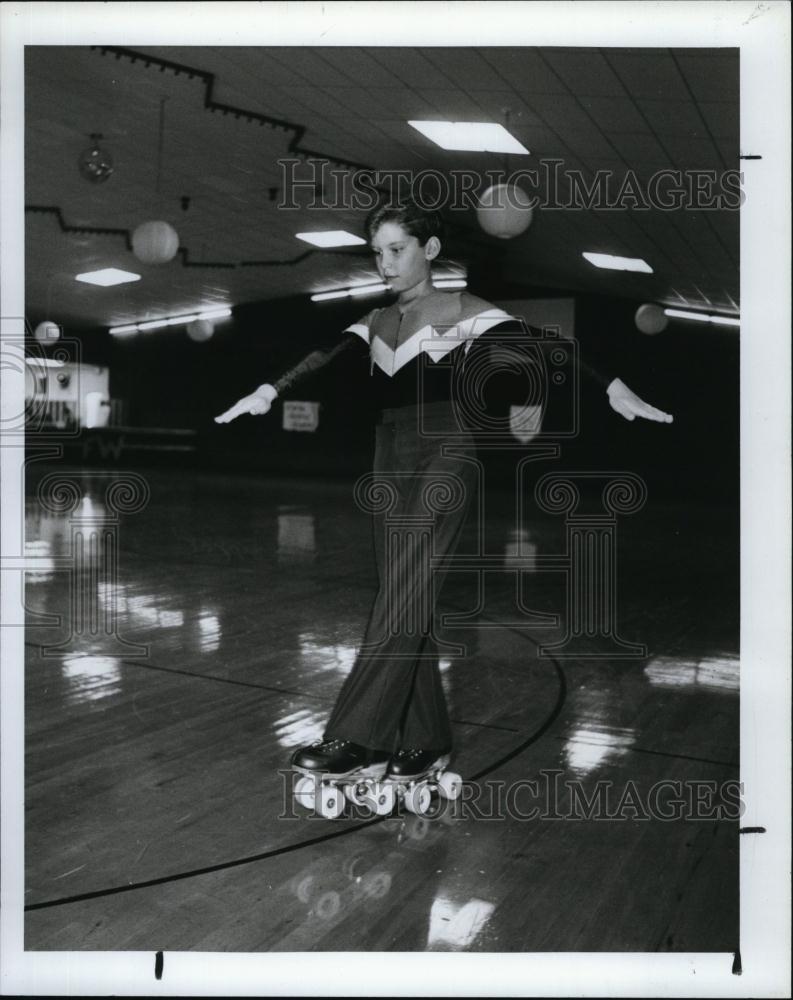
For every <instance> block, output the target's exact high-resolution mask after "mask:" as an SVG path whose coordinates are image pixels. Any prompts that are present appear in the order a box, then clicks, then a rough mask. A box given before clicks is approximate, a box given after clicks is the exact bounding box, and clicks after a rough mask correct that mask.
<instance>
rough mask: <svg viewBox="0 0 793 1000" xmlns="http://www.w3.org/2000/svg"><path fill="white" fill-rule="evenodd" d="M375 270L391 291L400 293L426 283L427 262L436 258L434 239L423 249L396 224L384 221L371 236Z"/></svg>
mask: <svg viewBox="0 0 793 1000" xmlns="http://www.w3.org/2000/svg"><path fill="white" fill-rule="evenodd" d="M372 250H373V251H374V255H375V260H376V261H377V270H378V271H379V273H380V276H381V277H382V278H383V280H384V281H387V282H388V284H389V285H390V286H391V288H392V289H393V291H395V292H404V291H407V290H408V289H410V288H413V287H414V286H415V285H419V284H421V282H422V281H426V279H427V278H429V276H430V263H431V261H432V260H433V258H434V257H436V256H437V255H438V251H439V250H440V244H439V242H438V240H437V239H436V238H435V237H431V238H430V239H429V240H427V242H426V244H425V245H424V246H421V245H420V244H419V241H418V239H417V238H416V237H415V236H411V235H410V233H408V232H407V230H406V229H404V227H403V226H401V225H400V224H399V223H398V222H384V223H383V224H382V225H381V226H380V227H379V229H378V230H377V232H375V234H374V236H373V237H372Z"/></svg>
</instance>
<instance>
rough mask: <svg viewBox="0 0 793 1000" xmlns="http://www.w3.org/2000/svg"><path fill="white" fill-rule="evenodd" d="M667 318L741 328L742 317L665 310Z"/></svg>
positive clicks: (683, 310) (684, 310) (682, 310)
mask: <svg viewBox="0 0 793 1000" xmlns="http://www.w3.org/2000/svg"><path fill="white" fill-rule="evenodd" d="M664 314H665V315H666V316H671V317H672V318H673V319H693V320H697V321H698V322H700V323H721V324H723V325H724V326H740V325H741V319H740V317H735V316H717V315H715V313H701V312H689V311H688V310H686V309H664Z"/></svg>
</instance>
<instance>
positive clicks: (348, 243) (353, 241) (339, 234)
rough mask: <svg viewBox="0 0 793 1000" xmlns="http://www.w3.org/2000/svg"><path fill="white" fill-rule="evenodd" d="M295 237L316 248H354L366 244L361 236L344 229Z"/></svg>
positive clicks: (301, 234) (297, 234) (300, 234)
mask: <svg viewBox="0 0 793 1000" xmlns="http://www.w3.org/2000/svg"><path fill="white" fill-rule="evenodd" d="M295 236H296V237H297V238H298V239H299V240H303V241H304V242H305V243H311V244H312V246H315V247H353V246H360V245H361V244H365V243H366V240H362V239H361V237H360V236H354V235H353V234H352V233H348V232H346V231H345V230H344V229H334V230H332V231H330V232H325V233H295Z"/></svg>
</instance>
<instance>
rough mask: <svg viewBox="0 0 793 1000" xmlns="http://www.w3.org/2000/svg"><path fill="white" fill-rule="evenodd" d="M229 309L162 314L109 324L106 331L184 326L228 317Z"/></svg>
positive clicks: (129, 331)
mask: <svg viewBox="0 0 793 1000" xmlns="http://www.w3.org/2000/svg"><path fill="white" fill-rule="evenodd" d="M229 316H231V309H229V308H228V307H223V308H219V309H205V310H204V311H203V312H194V313H187V314H186V315H183V316H163V317H162V318H161V319H151V320H146V322H145V323H128V324H127V325H126V326H111V327H110V329H109V330H108V333H111V334H112V335H113V336H114V337H116V336H123V335H124V334H129V333H145V332H146V331H148V330H159V329H161V328H162V327H165V326H186V325H187V324H188V323H192V322H193V320H196V319H228V317H229Z"/></svg>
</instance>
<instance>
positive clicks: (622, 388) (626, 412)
mask: <svg viewBox="0 0 793 1000" xmlns="http://www.w3.org/2000/svg"><path fill="white" fill-rule="evenodd" d="M606 392H607V393H608V397H609V403H610V404H611V408H612V410H616V411H617V413H619V415H620V416H621V417H625V419H626V420H635V419H636V417H642V418H643V419H644V420H656V421H658V423H661V424H671V423H672V421H673V420H674V417H673V416H672V414H671V413H664V411H663V410H659V409H657V408H656V407H655V406H650V404H649V403H645V401H644V400H643V399H641V398H640V397H639V396H637V395H636V393H635V392H633V390H631V389H629V388H628V387H627V385H625V383H624V382H623V381H622V379H619V378H615V379H614V381H613V382H612V383H611V384H610V385H609V387H608V389H606Z"/></svg>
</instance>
